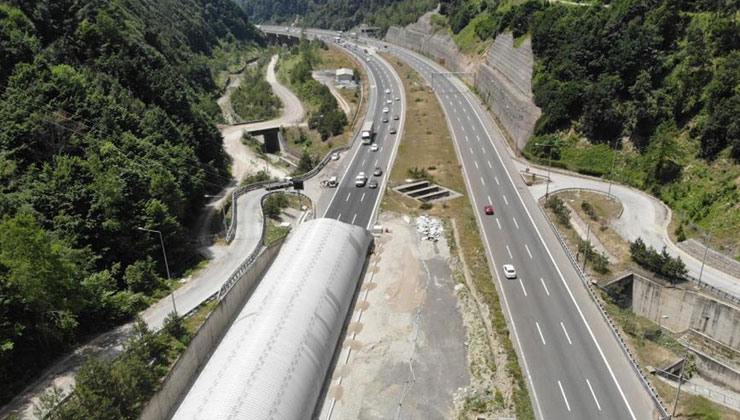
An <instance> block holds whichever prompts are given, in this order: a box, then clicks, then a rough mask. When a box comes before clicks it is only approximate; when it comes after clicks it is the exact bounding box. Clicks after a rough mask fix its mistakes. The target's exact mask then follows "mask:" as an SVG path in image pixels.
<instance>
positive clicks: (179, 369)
mask: <svg viewBox="0 0 740 420" xmlns="http://www.w3.org/2000/svg"><path fill="white" fill-rule="evenodd" d="M284 239H285V238H282V239H280V240H278V241H276V242H275V243H273V244H272V245H271V246H270V247H268V248H267V249H265V250H264V251H263V252H262V253H261V254H260V255H259V256H258V257H257V258H256V259H255V261H254V263H253V264H252V267H251V268H250V269H249V270H248V271H247V272H246V273H244V275H243V276H242V278H240V279H239V281H238V282H237V283H236V284H235V285H234V286H233V287H232V288H231V289H230V290H229V292H228V293H227V294H226V296H224V298H223V299H222V300H221V302H220V303H219V304H218V306H217V307H216V309H215V310H214V311H213V312H211V314H210V315H209V316H208V319H206V321H205V322H204V323H203V325H202V326H201V327H200V329H198V332H197V333H196V334H195V336H194V337H193V339H192V340H191V341H190V344H189V345H188V348H187V349H186V350H185V352H184V353H183V354H181V355H180V357H179V358H178V359H177V361H176V362H175V364H174V365H173V366H172V370H170V373H169V374H168V375H167V377H166V378H165V380H164V382H163V384H162V389H161V390H160V391H159V392H157V394H155V395H154V397H152V399H151V400H149V403H148V404H147V406H146V407H144V410H143V411H142V413H141V416H140V417H139V418H140V420H162V419H167V418H169V414H170V412H171V411H173V410H174V409H175V408H176V407H177V405H178V403H179V401H180V397H181V396H183V395H185V392H186V391H187V390H188V388H189V387H190V385H191V383H192V381H193V380H194V379H195V376H196V374H197V372H198V371H199V370H200V368H201V367H202V366H203V365H205V363H206V362H207V361H208V358H209V357H210V355H211V353H212V351H213V349H214V348H215V347H216V346H217V345H218V343H219V342H220V341H221V337H222V336H223V334H224V332H226V329H227V328H228V326H229V325H231V322H232V321H233V319H234V315H235V314H236V313H237V312H238V311H239V310H240V309H241V308H242V307H243V306H244V303H245V302H246V301H247V299H248V298H249V296H250V295H251V294H252V291H253V290H254V288H255V286H256V285H257V283H258V281H259V280H260V279H261V278H262V275H263V274H264V273H265V271H266V270H267V268H269V267H270V264H271V263H272V261H273V260H274V259H275V256H277V254H278V252H279V251H280V248H281V246H282V244H283V241H284Z"/></svg>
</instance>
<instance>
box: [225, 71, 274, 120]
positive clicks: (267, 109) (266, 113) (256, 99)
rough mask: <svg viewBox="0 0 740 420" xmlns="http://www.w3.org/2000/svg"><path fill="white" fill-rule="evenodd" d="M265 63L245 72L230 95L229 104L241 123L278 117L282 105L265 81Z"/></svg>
mask: <svg viewBox="0 0 740 420" xmlns="http://www.w3.org/2000/svg"><path fill="white" fill-rule="evenodd" d="M263 61H264V60H263ZM266 68H267V63H266V62H261V63H260V65H259V66H258V67H257V68H254V69H252V70H246V71H245V73H244V79H243V80H242V81H241V84H240V85H239V87H238V88H237V89H236V90H235V91H234V92H233V93H232V94H231V104H232V106H233V107H234V112H236V114H237V115H238V116H239V117H241V121H244V122H249V121H261V120H269V119H272V118H275V117H277V116H278V115H280V108H281V107H282V104H281V103H280V99H278V97H277V96H276V95H275V93H274V92H273V91H272V87H271V86H270V84H269V83H268V82H267V80H265V69H266Z"/></svg>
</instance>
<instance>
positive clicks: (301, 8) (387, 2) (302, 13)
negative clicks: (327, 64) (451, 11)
mask: <svg viewBox="0 0 740 420" xmlns="http://www.w3.org/2000/svg"><path fill="white" fill-rule="evenodd" d="M236 3H237V4H239V5H241V6H242V8H243V9H244V10H245V11H246V13H247V14H248V15H249V16H250V17H251V18H252V19H254V20H255V21H257V22H282V23H295V22H298V23H299V24H300V25H302V26H307V27H319V28H331V29H342V30H348V29H350V28H352V27H354V26H357V25H359V24H360V23H363V22H365V23H369V24H373V25H379V26H380V27H381V28H383V29H386V28H388V27H389V26H391V25H399V26H404V25H406V24H409V23H411V22H414V21H416V19H418V17H419V16H421V15H422V14H424V12H426V11H428V10H432V9H434V8H435V7H436V6H437V3H438V2H437V1H436V0H312V1H307V0H276V1H265V0H236Z"/></svg>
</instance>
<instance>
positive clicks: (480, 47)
mask: <svg viewBox="0 0 740 420" xmlns="http://www.w3.org/2000/svg"><path fill="white" fill-rule="evenodd" d="M486 19H487V15H486V14H485V13H481V14H479V15H478V16H476V17H474V18H473V19H472V20H471V21H470V22H469V23H468V24H467V26H465V27H464V28H463V29H462V30H461V31H460V32H459V33H457V34H452V39H454V40H455V43H456V44H457V46H458V48H460V51H461V52H462V53H464V54H470V55H480V54H483V53H485V52H486V50H487V49H488V47H489V46H490V45H491V43H492V42H493V40H492V39H486V40H481V39H480V38H479V37H478V35H477V34H476V33H475V27H476V26H477V25H478V23H479V22H481V21H483V20H486Z"/></svg>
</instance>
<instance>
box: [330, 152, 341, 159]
mask: <svg viewBox="0 0 740 420" xmlns="http://www.w3.org/2000/svg"><path fill="white" fill-rule="evenodd" d="M331 160H339V153H332V154H331Z"/></svg>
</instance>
